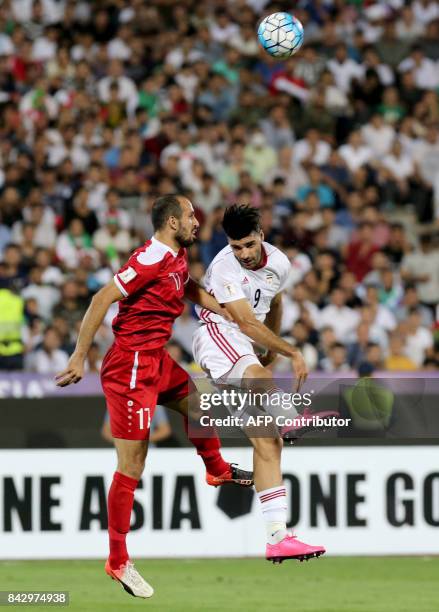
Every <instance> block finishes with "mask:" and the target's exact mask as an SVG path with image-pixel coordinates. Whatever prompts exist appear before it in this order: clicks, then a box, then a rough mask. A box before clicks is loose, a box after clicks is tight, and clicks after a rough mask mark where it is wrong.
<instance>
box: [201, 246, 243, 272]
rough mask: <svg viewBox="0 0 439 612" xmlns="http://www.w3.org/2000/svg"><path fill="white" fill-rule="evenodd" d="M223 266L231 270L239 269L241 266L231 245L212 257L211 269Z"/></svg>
mask: <svg viewBox="0 0 439 612" xmlns="http://www.w3.org/2000/svg"><path fill="white" fill-rule="evenodd" d="M222 268H228V269H229V270H239V268H240V266H239V263H238V261H237V260H236V257H235V255H234V254H233V251H232V248H231V247H230V246H229V245H227V246H225V247H224V248H223V249H221V251H220V252H219V253H217V254H216V255H215V257H214V258H213V259H212V261H211V263H210V265H209V269H210V270H213V271H214V270H215V269H222Z"/></svg>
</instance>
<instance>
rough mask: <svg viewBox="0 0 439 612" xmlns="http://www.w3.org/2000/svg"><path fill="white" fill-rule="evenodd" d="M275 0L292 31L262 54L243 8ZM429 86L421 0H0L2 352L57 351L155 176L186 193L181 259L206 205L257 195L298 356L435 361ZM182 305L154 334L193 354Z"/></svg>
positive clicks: (437, 7) (127, 236) (396, 366)
mask: <svg viewBox="0 0 439 612" xmlns="http://www.w3.org/2000/svg"><path fill="white" fill-rule="evenodd" d="M292 9H293V10H294V13H295V15H296V16H297V17H298V18H299V19H300V20H301V21H302V23H303V24H304V28H305V45H304V47H303V48H302V50H301V51H300V52H299V53H298V54H297V56H295V57H293V58H291V59H289V60H287V61H283V62H279V61H275V60H273V59H271V58H270V57H269V56H268V55H267V54H265V53H264V52H263V51H262V50H261V49H260V48H259V46H258V44H257V37H256V34H255V30H256V26H257V23H258V21H259V20H260V19H261V18H262V17H263V16H264V15H265V14H268V13H269V12H273V11H275V10H289V11H291V10H292ZM438 92H439V4H438V2H434V1H431V0H415V1H413V2H410V1H404V0H386V1H381V2H368V1H361V0H352V1H348V0H347V1H338V0H320V1H319V0H301V1H299V2H296V3H294V7H292V6H291V3H283V2H278V3H275V4H274V3H272V4H269V3H268V2H266V1H265V0H236V1H234V0H230V1H227V0H215V1H214V2H213V1H212V2H209V1H205V2H198V1H195V0H180V1H179V2H175V1H174V0H150V1H144V0H129V2H128V1H126V0H101V1H99V0H97V1H95V2H85V1H81V0H78V1H74V0H3V2H1V4H0V369H3V370H5V369H9V370H27V371H36V372H42V373H50V374H51V373H54V372H56V371H59V370H61V369H62V368H63V367H64V366H65V365H66V363H67V360H68V356H69V354H71V352H72V350H73V348H74V344H75V340H76V337H77V332H78V328H79V325H80V323H81V320H82V317H83V315H84V312H85V310H86V308H87V305H88V302H89V300H90V297H91V295H92V294H93V293H95V292H96V291H97V290H98V289H99V288H100V287H101V286H102V285H104V284H105V283H107V282H108V281H109V280H110V279H111V278H112V275H113V274H114V272H115V271H116V270H117V269H118V268H119V266H120V265H121V264H123V263H124V261H125V260H126V258H127V256H128V254H129V253H130V251H131V250H133V249H134V248H136V247H137V246H139V245H140V244H142V242H143V241H144V240H145V239H147V238H148V237H150V236H151V234H152V226H151V215H150V210H151V206H152V203H153V201H154V198H155V197H156V196H157V195H160V194H166V193H170V192H179V193H185V194H186V195H187V196H188V197H189V198H190V199H191V200H192V201H193V202H194V205H195V206H196V208H197V211H198V213H197V214H198V217H199V219H200V221H201V224H202V226H201V230H200V233H199V241H198V243H197V244H196V245H194V246H193V247H192V248H191V249H190V262H191V274H192V276H193V277H194V278H195V279H197V280H200V281H201V280H202V278H203V275H204V272H205V270H206V267H207V266H208V264H209V262H210V261H211V260H212V258H213V257H214V256H215V254H216V253H217V252H218V251H219V250H220V249H221V248H223V246H225V245H226V237H225V235H224V233H223V231H222V229H221V219H222V214H223V210H224V207H225V206H226V205H228V204H230V203H235V202H237V203H242V204H247V203H250V204H252V205H253V206H256V207H258V208H259V209H260V211H261V220H262V228H263V231H264V233H265V236H266V240H268V241H269V242H272V243H274V244H276V245H278V246H279V247H280V248H281V249H283V250H284V252H285V253H286V254H287V256H288V257H289V258H290V261H291V275H290V282H289V287H288V290H287V292H286V294H285V296H284V315H283V321H282V334H283V335H284V336H285V337H288V338H290V339H291V341H292V342H294V343H295V344H296V345H297V346H299V347H301V348H302V350H303V352H304V355H305V358H306V361H307V363H308V365H309V367H310V368H311V369H312V370H323V371H327V372H343V371H347V370H350V369H358V368H359V367H362V365H363V366H364V364H365V363H366V364H368V367H373V368H374V369H380V370H383V369H384V370H389V371H392V370H407V371H410V370H419V369H438V367H439V342H438V308H437V305H438V303H439V248H438V247H439V240H438V238H439V99H438ZM115 308H117V306H115ZM113 316H114V310H113V311H111V312H109V314H108V316H107V318H106V320H105V324H104V325H103V326H102V327H101V329H100V330H99V332H98V334H97V336H96V340H95V343H94V344H93V347H92V349H91V351H90V354H89V357H88V363H87V367H88V370H89V371H90V372H98V371H99V367H100V363H101V360H102V357H103V355H104V353H105V351H106V349H107V348H108V347H109V345H110V344H111V342H112V333H111V320H112V317H113ZM197 325H198V323H197V320H196V319H195V318H194V312H193V310H192V308H191V307H190V306H187V308H186V310H185V312H184V314H183V315H182V317H181V318H180V319H179V320H177V322H176V324H175V330H174V336H173V339H172V341H171V343H170V346H169V350H170V352H171V353H172V355H173V357H175V358H176V359H178V360H179V361H180V362H182V363H183V364H186V365H187V367H189V368H192V369H194V365H193V364H191V362H192V354H191V338H192V334H193V331H194V329H195V327H196V326H197ZM276 367H277V368H278V369H280V370H284V371H285V370H287V369H288V368H289V367H290V366H289V364H288V363H286V362H285V361H283V360H282V358H280V359H279V361H278V362H277V363H276Z"/></svg>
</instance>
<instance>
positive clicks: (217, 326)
mask: <svg viewBox="0 0 439 612" xmlns="http://www.w3.org/2000/svg"><path fill="white" fill-rule="evenodd" d="M223 228H224V231H225V233H226V235H227V237H228V241H229V245H228V246H226V247H225V248H224V249H222V251H220V252H219V253H218V255H217V256H216V257H215V258H214V260H213V261H212V263H211V264H210V266H209V268H208V270H207V273H206V277H205V287H206V289H207V290H208V291H209V292H211V293H212V294H213V295H214V296H215V298H216V299H217V301H218V302H219V303H220V304H221V305H223V306H224V307H225V309H226V311H227V312H228V314H229V315H230V317H231V320H230V321H229V320H227V319H225V318H224V317H221V316H219V315H217V314H215V313H213V312H210V311H209V310H206V309H198V315H199V317H200V321H201V325H200V328H199V329H198V330H197V331H196V332H195V334H194V339H193V353H194V357H195V360H196V361H197V363H199V364H200V366H201V367H202V368H203V370H204V371H205V372H206V373H207V374H208V375H209V376H210V377H211V378H212V379H213V380H214V381H215V382H217V383H229V384H231V385H235V386H241V387H242V388H245V389H251V388H252V381H253V382H255V383H256V384H257V385H259V388H260V385H261V383H263V388H264V389H266V390H268V391H269V392H274V391H278V390H277V389H276V386H275V383H274V381H273V374H272V372H271V370H269V369H268V368H266V367H265V366H266V365H268V364H269V363H270V362H272V361H273V360H274V357H275V355H276V354H277V353H280V354H281V355H284V356H286V357H289V358H290V359H291V362H292V366H293V370H294V373H295V376H296V383H297V389H299V388H300V386H301V385H302V383H303V382H304V381H305V380H306V377H307V375H308V371H307V367H306V364H305V361H304V359H303V357H302V355H301V353H300V351H299V350H298V349H297V348H296V347H294V346H292V345H291V344H289V343H288V342H286V341H284V340H283V339H282V338H280V337H279V335H278V334H279V330H280V321H281V314H282V301H281V292H282V289H283V288H284V286H285V283H286V281H287V277H288V272H289V269H290V262H289V260H288V259H287V257H286V256H285V255H284V254H283V253H282V252H281V251H280V250H279V249H277V248H276V247H274V246H272V245H270V244H268V243H267V242H264V235H263V233H262V231H261V229H260V222H259V213H258V211H257V210H256V209H254V208H251V207H249V206H238V205H234V206H231V207H229V208H228V209H227V210H226V211H225V214H224V219H223ZM254 345H258V346H262V347H265V348H266V349H267V350H268V352H267V353H266V355H265V356H264V357H263V358H262V359H261V358H259V357H258V356H257V355H256V352H255V349H254ZM293 410H294V409H293ZM294 413H295V415H296V416H297V412H296V411H294ZM304 414H305V413H304ZM319 414H320V415H321V414H322V413H319ZM296 431H297V436H298V435H300V433H301V432H300V427H298V428H297V429H296ZM269 436H270V437H269ZM250 440H251V442H252V444H253V448H254V454H253V468H254V482H255V488H256V490H257V492H258V495H259V499H260V502H261V509H262V513H263V516H264V519H265V522H266V528H267V550H266V558H267V559H268V560H272V561H273V562H281V561H283V560H284V559H291V558H294V559H300V560H303V559H309V558H311V557H314V556H319V555H321V554H323V553H324V552H325V549H324V548H323V547H322V546H309V545H308V544H304V543H303V542H300V541H299V540H297V538H296V537H295V536H292V535H290V534H289V533H288V532H287V529H286V519H287V503H286V490H285V487H284V486H283V484H282V473H281V467H280V459H281V451H282V439H281V437H280V435H279V434H278V431H277V430H273V429H271V430H270V433H269V434H268V435H267V434H265V435H263V436H260V437H259V436H255V437H250Z"/></svg>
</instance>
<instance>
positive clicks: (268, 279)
mask: <svg viewBox="0 0 439 612" xmlns="http://www.w3.org/2000/svg"><path fill="white" fill-rule="evenodd" d="M273 279H274V274H273V273H272V272H267V274H266V275H265V280H266V282H267V284H268V285H272V284H273Z"/></svg>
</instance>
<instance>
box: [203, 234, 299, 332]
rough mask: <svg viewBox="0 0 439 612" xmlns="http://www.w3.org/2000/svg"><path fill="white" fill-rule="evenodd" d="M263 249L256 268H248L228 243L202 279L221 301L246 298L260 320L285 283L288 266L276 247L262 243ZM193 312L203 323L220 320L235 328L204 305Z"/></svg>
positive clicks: (209, 290) (287, 262) (288, 270)
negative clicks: (261, 257) (241, 262)
mask: <svg viewBox="0 0 439 612" xmlns="http://www.w3.org/2000/svg"><path fill="white" fill-rule="evenodd" d="M262 248H263V259H262V262H261V264H260V266H259V268H257V269H256V270H248V269H247V268H243V267H242V266H241V264H240V263H239V261H238V260H237V259H236V257H235V255H234V254H233V251H232V248H231V247H230V246H226V247H224V249H222V250H221V251H220V252H219V253H218V255H216V257H215V258H214V259H213V261H212V263H211V264H210V266H209V267H208V269H207V272H206V276H205V279H204V286H205V288H206V290H207V291H208V292H209V293H211V294H212V295H214V296H215V298H216V299H217V301H218V302H219V303H220V304H226V303H227V302H234V301H236V300H241V299H246V300H247V301H248V302H249V303H250V304H251V306H252V308H253V311H254V313H255V315H256V318H257V319H258V320H259V321H261V322H263V321H264V320H265V317H266V315H267V313H268V312H269V310H270V304H271V300H272V299H273V298H274V296H275V295H276V294H277V293H279V292H280V291H282V290H283V289H284V287H285V285H286V284H287V279H288V274H289V272H290V269H291V264H290V261H289V259H288V258H287V257H286V255H284V254H283V253H282V251H280V250H279V249H278V248H276V247H274V246H273V245H271V244H268V242H263V243H262ZM196 311H197V314H198V316H199V317H200V319H201V321H202V322H205V323H221V324H222V325H225V326H229V327H233V328H235V329H238V325H237V324H236V323H234V322H231V321H227V319H225V318H224V317H222V316H220V315H217V314H215V313H213V312H211V311H210V310H207V309H206V308H201V307H199V306H197V307H196Z"/></svg>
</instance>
